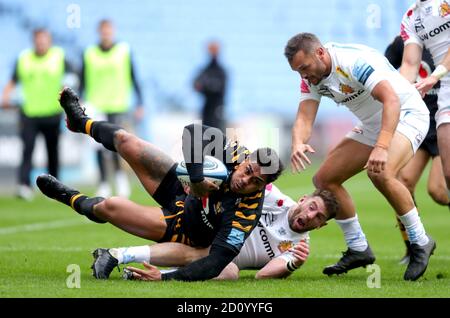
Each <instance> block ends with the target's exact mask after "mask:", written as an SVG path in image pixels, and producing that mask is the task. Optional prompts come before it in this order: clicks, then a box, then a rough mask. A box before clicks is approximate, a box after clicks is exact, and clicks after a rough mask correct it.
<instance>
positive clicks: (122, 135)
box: [114, 129, 138, 152]
mask: <svg viewBox="0 0 450 318" xmlns="http://www.w3.org/2000/svg"><path fill="white" fill-rule="evenodd" d="M137 141H138V138H137V137H136V136H135V135H133V134H130V133H129V132H127V131H126V130H124V129H120V130H118V131H117V132H116V133H115V134H114V143H115V146H116V149H117V150H118V151H120V152H127V151H130V150H131V149H134V148H135V147H136V144H137Z"/></svg>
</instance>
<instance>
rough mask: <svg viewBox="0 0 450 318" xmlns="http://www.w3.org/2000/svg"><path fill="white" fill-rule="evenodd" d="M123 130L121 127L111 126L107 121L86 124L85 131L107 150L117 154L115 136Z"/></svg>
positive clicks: (89, 121)
mask: <svg viewBox="0 0 450 318" xmlns="http://www.w3.org/2000/svg"><path fill="white" fill-rule="evenodd" d="M120 129H123V128H122V127H120V126H119V125H115V124H111V123H109V122H107V121H91V120H88V121H87V122H86V126H85V130H86V133H88V134H89V136H91V137H92V138H94V139H95V141H97V142H98V143H101V144H102V145H103V146H104V147H105V148H106V149H108V150H111V151H114V152H116V151H117V150H116V147H115V145H114V134H115V133H116V131H118V130H120Z"/></svg>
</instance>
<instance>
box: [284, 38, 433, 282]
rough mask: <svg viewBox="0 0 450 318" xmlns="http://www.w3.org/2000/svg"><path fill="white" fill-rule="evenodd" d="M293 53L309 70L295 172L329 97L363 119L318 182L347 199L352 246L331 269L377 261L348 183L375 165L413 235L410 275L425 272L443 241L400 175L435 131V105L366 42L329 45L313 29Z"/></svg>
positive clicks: (343, 221)
mask: <svg viewBox="0 0 450 318" xmlns="http://www.w3.org/2000/svg"><path fill="white" fill-rule="evenodd" d="M285 56H286V58H287V59H288V61H289V64H290V66H291V68H292V70H293V71H296V72H298V73H299V74H300V75H301V78H302V79H301V97H300V105H299V109H298V113H297V118H296V121H295V123H294V127H293V130H292V155H291V163H292V166H293V168H294V169H295V170H297V171H300V170H302V169H305V167H306V164H310V162H311V161H310V159H309V158H308V156H307V153H313V152H314V149H313V148H312V147H311V146H310V145H309V144H308V140H309V138H310V137H311V131H312V127H313V124H314V121H315V118H316V114H317V111H318V108H319V103H320V100H321V97H322V96H326V97H329V98H331V99H332V100H334V101H335V102H336V103H338V104H343V105H345V106H346V107H347V108H348V109H349V110H350V111H351V112H352V113H353V114H354V115H355V116H356V117H357V118H358V119H359V120H360V121H361V123H360V124H359V125H357V126H356V127H355V128H354V129H353V130H352V131H351V132H349V133H348V134H347V136H346V137H345V138H344V139H343V140H342V141H341V142H340V143H339V144H338V145H337V146H336V147H335V148H334V149H333V150H332V151H331V152H330V153H329V154H328V155H327V157H326V158H325V161H324V162H323V163H322V165H321V166H320V168H319V170H318V171H317V173H316V174H315V176H314V178H313V182H314V184H315V186H316V187H317V188H320V189H327V190H330V191H331V192H333V193H334V194H335V195H336V197H337V200H338V202H339V205H340V210H339V211H338V213H337V216H336V222H337V223H338V224H339V226H340V227H341V229H342V231H343V233H344V237H345V241H346V243H347V247H348V249H347V251H346V252H345V253H344V255H343V256H342V258H341V259H340V260H339V261H338V262H337V263H336V264H334V265H331V266H328V267H326V268H325V269H324V270H323V273H324V274H327V275H332V274H341V273H345V272H347V271H348V270H351V269H353V268H357V267H361V266H365V265H367V264H371V263H373V262H374V261H375V256H374V254H373V253H372V251H371V249H370V247H369V245H368V242H367V240H366V237H365V235H364V232H363V231H362V229H361V226H360V224H359V221H358V216H357V214H356V209H355V206H354V204H353V202H352V199H351V197H350V194H349V193H348V192H347V191H346V189H345V188H344V187H343V185H342V184H343V183H344V182H345V181H346V180H348V179H349V178H351V177H352V176H354V175H356V174H357V173H359V172H361V171H363V170H364V169H367V174H368V176H369V178H370V180H371V181H372V183H373V184H374V185H375V187H376V188H377V189H378V190H379V191H380V192H381V193H382V194H383V195H384V196H385V198H386V199H387V200H388V202H389V203H390V204H391V206H392V207H393V209H394V210H395V211H396V213H397V215H398V217H399V218H400V220H401V222H402V223H403V225H404V226H405V228H406V230H407V232H408V236H409V238H410V240H411V260H410V263H409V265H408V267H407V269H406V271H405V274H404V279H405V280H416V279H418V278H419V277H420V276H422V275H423V273H424V272H425V270H426V268H427V266H428V261H429V258H430V256H431V254H432V253H433V251H434V249H435V247H436V244H435V242H434V240H433V239H432V238H431V237H430V236H428V235H427V234H426V232H425V229H424V226H423V224H422V222H421V220H420V217H419V215H418V212H417V209H416V207H415V205H414V201H413V199H412V196H411V194H410V192H409V191H408V189H407V188H406V187H405V186H404V185H403V184H402V183H401V182H400V181H398V180H397V179H396V175H397V173H398V171H399V170H400V169H401V168H402V167H403V166H405V164H406V163H407V162H408V161H409V160H410V159H411V158H412V157H413V155H414V153H415V151H416V150H417V148H418V147H419V145H420V144H421V142H422V140H423V139H424V137H425V136H426V134H427V131H428V126H429V111H428V109H427V107H426V105H425V103H424V102H423V100H422V98H421V96H420V94H419V93H418V91H417V90H416V89H415V88H414V86H412V85H411V84H410V83H409V82H408V81H407V80H406V79H405V78H404V77H402V76H401V75H400V73H398V72H397V71H396V70H395V69H394V68H393V67H392V65H390V64H389V62H388V61H387V60H386V58H385V57H384V56H383V55H382V54H380V53H379V52H377V51H375V50H374V49H371V48H369V47H367V46H363V45H354V44H338V43H327V44H325V45H322V43H321V42H320V40H319V39H318V38H317V37H316V36H315V35H314V34H311V33H300V34H297V35H295V36H294V37H292V38H291V39H290V40H289V41H288V43H287V45H286V47H285Z"/></svg>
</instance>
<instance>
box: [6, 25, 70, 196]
mask: <svg viewBox="0 0 450 318" xmlns="http://www.w3.org/2000/svg"><path fill="white" fill-rule="evenodd" d="M33 43H34V47H33V48H30V49H26V50H24V51H22V52H21V53H20V55H19V57H18V59H17V61H16V64H15V67H14V72H13V75H12V77H11V79H10V81H9V82H8V84H7V85H6V86H5V88H4V90H3V95H2V106H3V108H9V107H11V95H12V92H13V91H14V89H15V88H16V86H17V85H18V84H20V85H21V88H22V92H23V105H22V107H21V110H20V137H21V139H22V142H23V150H22V162H21V164H20V168H19V187H18V192H17V195H18V196H19V197H20V198H22V199H26V200H31V199H32V198H33V190H32V188H31V186H30V174H31V170H32V155H33V150H34V145H35V141H36V137H37V135H38V133H42V134H43V135H44V138H45V143H46V147H47V158H48V171H49V173H50V174H51V175H54V176H57V175H58V168H59V160H58V142H59V134H60V120H61V108H60V107H59V104H58V98H57V97H58V92H59V91H60V89H61V86H62V81H63V77H64V72H65V71H66V69H67V68H68V63H67V62H66V61H65V54H64V51H63V50H62V49H61V48H60V47H57V46H52V37H51V35H50V33H49V31H48V30H45V29H36V30H35V31H34V32H33Z"/></svg>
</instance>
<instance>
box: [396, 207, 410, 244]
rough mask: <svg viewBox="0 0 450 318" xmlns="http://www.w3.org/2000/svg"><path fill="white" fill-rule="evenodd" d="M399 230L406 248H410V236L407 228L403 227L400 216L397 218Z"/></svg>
mask: <svg viewBox="0 0 450 318" xmlns="http://www.w3.org/2000/svg"><path fill="white" fill-rule="evenodd" d="M396 219H397V224H398V228H399V230H400V234H401V235H402V238H403V241H404V242H405V245H406V247H407V248H408V247H409V239H408V234H407V233H406V229H405V226H404V225H403V223H402V221H400V219H399V217H398V215H397V216H396Z"/></svg>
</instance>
